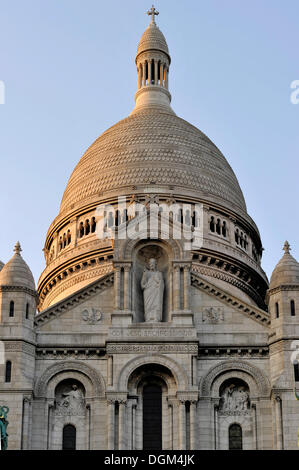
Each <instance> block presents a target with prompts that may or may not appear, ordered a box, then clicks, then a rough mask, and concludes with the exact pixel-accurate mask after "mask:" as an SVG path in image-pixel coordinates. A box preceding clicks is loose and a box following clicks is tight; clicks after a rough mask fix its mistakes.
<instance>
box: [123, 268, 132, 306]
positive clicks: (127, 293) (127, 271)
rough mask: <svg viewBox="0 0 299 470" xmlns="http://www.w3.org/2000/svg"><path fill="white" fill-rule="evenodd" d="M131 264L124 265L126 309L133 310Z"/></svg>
mask: <svg viewBox="0 0 299 470" xmlns="http://www.w3.org/2000/svg"><path fill="white" fill-rule="evenodd" d="M130 294H131V266H127V265H126V266H125V267H124V309H125V310H131V295H130Z"/></svg>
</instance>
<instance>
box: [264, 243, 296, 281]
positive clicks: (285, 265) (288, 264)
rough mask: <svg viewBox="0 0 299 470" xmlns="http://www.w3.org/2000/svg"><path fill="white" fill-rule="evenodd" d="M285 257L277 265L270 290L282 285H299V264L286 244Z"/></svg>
mask: <svg viewBox="0 0 299 470" xmlns="http://www.w3.org/2000/svg"><path fill="white" fill-rule="evenodd" d="M284 251H285V253H284V255H283V257H282V258H281V260H280V261H279V262H278V263H277V265H276V266H275V268H274V271H273V273H272V276H271V280H270V290H271V289H275V288H276V287H279V286H282V285H299V263H298V261H297V260H296V259H295V258H294V257H293V256H292V255H291V254H290V245H289V243H288V242H287V241H286V242H285V244H284Z"/></svg>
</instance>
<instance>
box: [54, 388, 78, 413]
mask: <svg viewBox="0 0 299 470" xmlns="http://www.w3.org/2000/svg"><path fill="white" fill-rule="evenodd" d="M61 395H62V397H63V399H62V401H61V402H60V403H58V405H59V406H60V407H64V408H67V409H68V410H69V411H74V412H75V411H79V410H80V409H81V408H82V406H83V401H84V399H83V396H82V393H81V390H79V389H78V387H77V385H75V384H74V385H73V386H72V390H70V391H69V392H63V393H62V394H61Z"/></svg>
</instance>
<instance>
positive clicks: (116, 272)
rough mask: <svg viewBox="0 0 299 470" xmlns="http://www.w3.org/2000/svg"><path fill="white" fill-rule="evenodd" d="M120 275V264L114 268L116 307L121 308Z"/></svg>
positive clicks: (116, 308)
mask: <svg viewBox="0 0 299 470" xmlns="http://www.w3.org/2000/svg"><path fill="white" fill-rule="evenodd" d="M120 275H121V269H120V267H119V266H115V268H114V308H115V310H120Z"/></svg>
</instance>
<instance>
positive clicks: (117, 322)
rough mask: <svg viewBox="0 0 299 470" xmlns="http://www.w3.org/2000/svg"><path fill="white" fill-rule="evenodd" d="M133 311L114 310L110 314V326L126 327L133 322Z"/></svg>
mask: <svg viewBox="0 0 299 470" xmlns="http://www.w3.org/2000/svg"><path fill="white" fill-rule="evenodd" d="M133 317H134V314H133V312H131V311H129V310H121V311H117V310H116V311H114V312H113V313H112V314H111V321H112V326H117V327H122V328H126V327H127V326H131V325H132V323H133Z"/></svg>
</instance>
